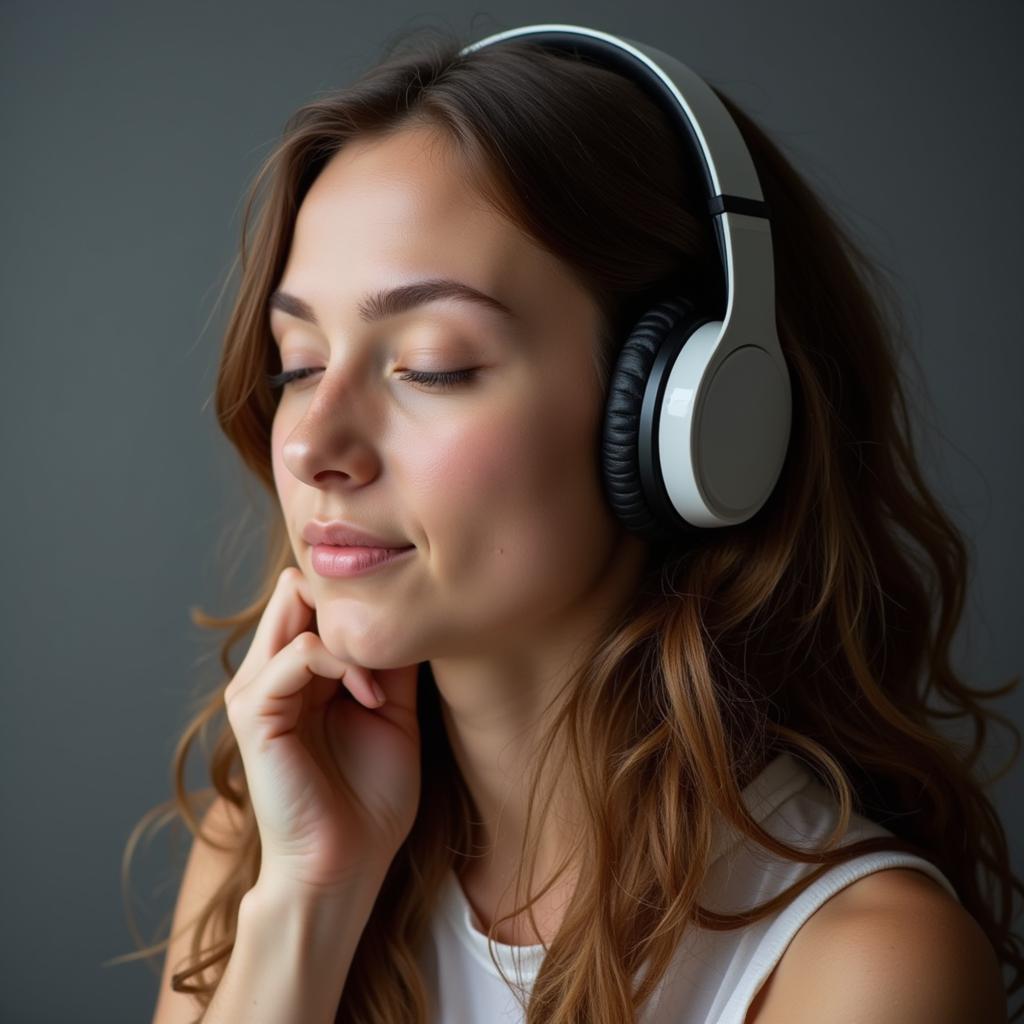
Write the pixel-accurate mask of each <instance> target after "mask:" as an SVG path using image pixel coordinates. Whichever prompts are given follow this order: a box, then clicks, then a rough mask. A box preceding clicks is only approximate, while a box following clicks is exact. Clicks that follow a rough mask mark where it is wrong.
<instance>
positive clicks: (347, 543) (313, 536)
mask: <svg viewBox="0 0 1024 1024" xmlns="http://www.w3.org/2000/svg"><path fill="white" fill-rule="evenodd" d="M302 539H303V540H304V541H306V543H307V544H312V545H318V544H326V545H329V546H331V547H337V548H386V549H402V548H409V547H413V545H412V544H407V543H405V542H404V541H403V540H393V539H391V538H388V537H384V536H380V535H378V534H374V533H370V532H369V531H368V530H364V529H362V528H361V527H358V526H355V525H353V524H352V523H346V522H343V521H342V520H331V521H329V522H323V521H320V520H317V519H311V520H310V521H309V522H308V523H307V524H306V525H305V526H304V527H303V528H302Z"/></svg>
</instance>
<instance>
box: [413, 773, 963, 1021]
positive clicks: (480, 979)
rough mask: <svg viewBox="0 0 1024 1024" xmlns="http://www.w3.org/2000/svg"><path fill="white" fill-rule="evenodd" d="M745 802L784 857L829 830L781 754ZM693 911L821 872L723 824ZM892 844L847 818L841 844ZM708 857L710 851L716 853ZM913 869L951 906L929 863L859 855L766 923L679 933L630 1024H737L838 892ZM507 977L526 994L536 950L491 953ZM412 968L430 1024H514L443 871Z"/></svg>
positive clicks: (873, 827) (810, 781)
mask: <svg viewBox="0 0 1024 1024" xmlns="http://www.w3.org/2000/svg"><path fill="white" fill-rule="evenodd" d="M742 797H743V802H744V804H745V805H746V807H747V808H748V810H749V811H750V813H751V814H752V815H753V817H754V819H755V820H756V821H757V822H758V823H759V824H760V825H761V827H762V828H764V829H765V830H766V831H767V832H769V833H771V834H772V835H774V836H776V837H777V838H780V839H784V840H786V841H787V842H788V843H789V844H790V845H792V846H806V847H808V848H810V847H814V846H818V845H820V844H821V843H823V841H824V839H825V838H826V837H827V836H828V835H829V833H830V832H831V830H832V829H833V827H834V826H835V824H836V823H837V821H838V817H839V812H838V804H837V803H836V801H835V800H834V799H833V798H832V794H831V793H830V792H829V790H828V789H827V788H826V787H825V786H823V785H822V784H821V783H820V782H819V781H818V780H817V778H816V777H815V776H814V775H813V774H812V773H811V771H810V770H809V768H808V767H807V766H806V765H804V764H803V763H802V762H801V761H800V760H798V759H797V758H795V757H793V756H792V755H791V754H789V753H782V754H779V755H778V756H777V757H776V758H774V759H773V760H772V761H770V762H769V763H768V764H767V765H766V766H765V768H764V769H763V770H762V771H761V773H760V774H759V775H758V776H757V777H756V778H755V779H753V780H752V781H751V782H750V783H749V784H748V785H747V786H746V788H745V789H744V790H743V792H742ZM719 825H720V826H724V827H719V829H718V832H717V838H716V842H715V844H714V846H713V848H712V857H713V862H712V866H711V868H710V870H709V873H708V875H707V877H706V880H705V888H704V890H703V893H704V895H703V898H702V899H701V904H702V905H703V906H704V907H706V908H707V909H710V910H715V911H719V912H721V913H734V912H736V911H737V910H740V909H742V908H744V907H750V906H754V905H755V904H760V903H762V902H764V901H765V900H767V899H769V898H770V897H772V896H775V895H776V894H777V893H779V892H781V891H782V890H783V889H785V888H787V887H788V886H789V885H791V884H792V883H793V882H794V881H795V880H797V879H799V878H803V877H804V876H805V875H808V874H810V873H811V872H813V871H814V869H815V868H816V867H817V866H818V865H815V864H799V863H792V862H789V861H785V860H782V859H779V858H776V857H775V856H774V855H772V854H769V852H768V851H766V850H764V849H763V848H761V847H758V846H756V844H754V843H753V840H749V841H745V842H740V838H741V837H740V836H739V834H738V833H737V832H736V831H735V830H734V829H733V828H732V827H731V826H726V823H725V822H720V823H719ZM883 835H892V833H891V832H890V831H889V830H888V829H886V828H884V827H882V826H881V825H878V824H877V823H875V822H873V821H870V820H868V819H867V818H864V817H863V816H861V815H859V814H856V813H854V814H852V815H851V819H850V825H849V828H848V829H847V832H846V833H845V834H844V836H843V839H842V844H843V845H846V844H847V843H853V842H856V841H857V840H859V839H864V838H868V837H872V836H883ZM716 851H717V852H716ZM892 867H903V868H916V869H917V870H919V871H923V872H924V873H925V874H927V875H929V876H930V877H932V878H934V879H935V880H936V881H937V882H939V884H941V885H942V886H944V887H945V888H946V889H947V890H948V891H949V893H950V894H951V895H952V896H953V897H954V898H955V899H958V897H957V895H956V891H955V890H954V888H953V886H952V885H951V884H950V882H949V880H948V879H947V878H946V877H945V875H943V874H942V872H940V871H939V870H938V869H937V868H936V867H934V866H933V865H932V864H931V863H930V862H929V861H927V860H925V859H924V858H922V857H918V856H915V855H913V854H910V853H903V852H896V851H893V852H878V853H867V854H861V855H859V856H857V857H854V858H853V859H852V860H849V861H847V862H846V863H844V864H840V865H836V866H834V867H832V868H830V869H829V870H828V871H826V872H825V873H824V874H823V875H822V876H821V877H820V878H819V879H818V880H817V881H816V882H814V883H813V884H812V885H811V886H810V888H808V889H806V890H805V891H804V892H803V893H801V894H800V895H799V896H798V897H796V899H795V900H793V901H791V902H790V903H789V905H788V906H786V907H784V908H783V909H782V910H780V911H777V912H776V913H775V914H774V915H769V916H768V917H766V918H764V919H762V920H761V921H758V922H756V923H755V924H752V925H748V926H747V927H745V928H739V929H737V930H734V931H728V932H713V931H708V930H706V929H702V928H691V929H689V930H688V931H687V933H686V935H685V936H684V938H683V941H682V943H681V944H680V947H679V949H678V950H677V952H676V954H675V956H674V959H673V961H672V964H671V965H670V966H669V969H668V971H667V972H666V974H665V975H664V976H663V978H662V979H661V982H660V983H659V985H658V987H657V988H656V989H655V991H654V992H653V993H652V995H651V997H650V999H649V1000H648V1002H647V1003H646V1004H645V1005H644V1006H643V1008H642V1010H641V1013H640V1014H639V1016H638V1020H639V1021H640V1024H743V1020H744V1017H745V1016H746V1013H747V1010H748V1009H749V1007H750V1004H751V1002H753V999H754V996H755V995H756V994H757V991H758V989H759V988H760V987H761V985H762V984H763V983H764V981H765V980H766V979H767V977H768V975H769V974H771V972H772V970H773V969H774V967H775V965H776V964H777V963H778V962H779V958H780V957H781V956H782V953H783V952H784V951H785V949H786V947H787V946H788V945H789V942H790V940H791V939H792V938H793V936H794V935H795V934H796V933H797V931H798V930H799V928H800V926H801V925H802V924H803V923H804V922H805V921H806V920H807V919H808V918H809V917H810V916H811V915H812V914H813V913H814V912H815V911H816V910H817V909H818V908H819V907H820V906H821V905H822V904H823V903H824V902H825V901H826V900H827V899H829V897H831V896H833V895H835V893H837V892H838V891H839V890H840V889H842V888H844V887H845V886H847V885H849V884H850V883H851V882H854V881H856V880H857V879H858V878H863V877H864V876H865V875H868V874H871V873H872V872H874V871H880V870H882V869H883V868H892ZM493 949H494V953H495V956H496V957H497V959H498V960H499V962H500V963H501V965H502V968H503V969H504V971H505V973H506V974H507V975H508V977H509V978H510V979H512V980H513V982H515V980H516V979H518V980H519V983H520V984H521V985H523V986H524V991H525V992H527V993H528V992H529V990H530V989H531V987H532V985H533V980H534V978H536V976H537V972H538V970H539V969H540V965H541V962H542V961H543V959H544V955H545V950H544V947H543V945H539V944H538V945H534V946H509V945H506V944H504V943H500V942H495V943H493ZM420 965H421V967H422V969H423V972H424V977H425V979H426V984H427V988H428V990H429V992H430V995H431V998H432V1000H433V1005H432V1009H431V1017H430V1020H431V1024H484V1022H486V1024H492V1022H493V1024H518V1022H521V1021H522V1020H523V1019H524V1017H523V1012H522V1009H521V1007H520V1006H519V1004H518V1003H517V1001H516V999H515V996H514V995H513V993H512V991H511V990H510V989H509V987H508V985H506V983H505V981H504V980H503V979H502V977H501V975H500V974H499V973H498V970H497V968H496V967H495V966H494V964H493V963H492V961H491V955H490V952H489V950H488V943H487V935H486V933H485V931H484V930H483V929H482V928H481V927H480V922H479V919H478V918H477V916H476V914H475V912H474V911H473V909H472V907H471V905H470V904H469V901H468V900H467V899H466V896H465V893H464V892H463V890H462V887H461V885H460V884H459V881H458V878H457V877H456V875H455V873H454V872H451V871H450V872H449V873H448V877H447V879H446V882H445V886H444V889H443V892H442V894H441V900H440V903H439V906H438V910H437V913H436V914H435V916H434V919H433V921H432V922H431V929H430V936H429V940H428V942H427V944H426V946H425V948H424V949H423V950H422V951H421V955H420Z"/></svg>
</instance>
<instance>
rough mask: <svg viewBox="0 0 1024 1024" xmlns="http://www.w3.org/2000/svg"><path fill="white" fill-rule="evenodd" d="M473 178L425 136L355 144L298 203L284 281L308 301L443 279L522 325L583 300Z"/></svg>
mask: <svg viewBox="0 0 1024 1024" xmlns="http://www.w3.org/2000/svg"><path fill="white" fill-rule="evenodd" d="M471 180H472V176H471V171H470V169H469V168H468V167H466V166H465V165H464V164H462V163H460V161H459V157H458V156H457V154H455V153H453V152H452V151H451V150H449V149H448V148H447V147H446V146H444V145H443V144H441V143H440V141H439V137H438V136H437V135H436V133H433V132H430V131H429V130H427V129H424V128H414V129H407V130H403V131H401V132H399V133H397V134H395V135H393V136H391V137H389V138H383V139H357V140H355V141H353V142H351V143H349V144H347V145H346V146H345V147H344V148H343V149H342V150H341V151H339V152H338V153H337V154H335V156H334V157H332V158H331V160H330V161H329V162H328V163H327V164H326V165H325V167H324V169H323V170H322V171H321V172H320V174H319V176H318V177H317V178H316V180H315V181H314V182H313V184H312V186H311V187H310V189H309V191H308V193H307V194H306V196H305V197H304V199H303V202H302V204H301V206H300V208H299V212H298V216H297V218H296V222H295V229H294V234H293V238H292V245H291V250H290V252H289V255H288V262H287V266H286V268H285V272H284V275H283V278H282V280H283V281H284V282H286V285H285V287H287V289H288V290H289V291H293V292H296V293H298V294H302V295H308V296H310V297H311V298H316V297H319V296H324V297H327V296H337V295H340V294H352V295H356V294H362V293H363V292H365V291H368V290H370V289H371V288H374V287H381V286H382V285H396V284H400V283H403V282H404V281H406V280H408V279H410V278H418V277H423V276H446V277H452V278H454V279H457V280H462V281H466V282H467V283H469V284H471V285H473V286H474V287H476V288H479V289H480V290H481V291H484V292H486V293H488V294H491V295H495V296H496V297H498V298H499V299H501V301H503V302H505V303H506V304H507V305H509V306H512V307H513V308H514V309H516V310H517V312H519V313H520V314H521V315H522V316H523V317H524V318H525V319H529V318H531V317H534V316H543V314H544V311H545V310H550V309H551V308H553V307H554V308H558V306H559V305H560V304H564V303H566V302H567V301H572V300H573V299H574V298H575V301H576V302H577V303H578V302H579V301H580V300H581V298H582V296H581V295H580V294H579V290H578V288H577V286H576V284H575V281H574V279H573V278H572V276H571V274H570V272H569V271H568V269H567V268H566V267H564V266H563V264H562V263H561V261H560V260H558V259H557V258H556V257H555V256H554V255H552V254H551V253H548V252H547V251H546V250H544V249H542V248H541V247H540V246H539V245H537V244H536V243H535V242H534V241H533V240H532V239H530V238H529V237H528V236H527V235H526V234H525V233H524V232H523V231H522V230H521V229H520V228H519V227H518V226H517V225H515V224H513V223H511V222H510V221H509V220H507V219H506V218H505V217H503V216H502V215H501V214H499V213H498V212H497V211H495V210H494V209H493V208H491V207H490V206H488V205H487V204H486V202H485V201H484V199H483V198H482V197H481V196H480V195H479V194H478V193H477V192H476V191H475V190H474V189H473V188H472V186H471Z"/></svg>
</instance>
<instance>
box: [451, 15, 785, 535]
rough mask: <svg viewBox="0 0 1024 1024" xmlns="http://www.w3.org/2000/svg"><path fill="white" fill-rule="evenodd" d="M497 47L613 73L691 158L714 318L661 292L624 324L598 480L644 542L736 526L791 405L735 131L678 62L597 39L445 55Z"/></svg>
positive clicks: (754, 193) (554, 29)
mask: <svg viewBox="0 0 1024 1024" xmlns="http://www.w3.org/2000/svg"><path fill="white" fill-rule="evenodd" d="M509 39H522V40H526V41H528V42H531V43H538V44H541V45H542V46H544V47H545V48H546V49H549V50H551V51H553V52H558V53H570V54H575V55H580V54H582V55H583V56H585V57H587V58H588V59H590V60H593V61H595V62H597V63H599V64H603V65H604V66H605V67H607V68H608V69H609V70H612V71H615V72H618V73H619V74H622V75H625V76H626V77H627V78H629V79H631V80H632V81H634V82H635V83H636V84H637V85H639V86H640V87H641V88H642V89H644V90H645V92H647V93H648V94H649V95H650V97H651V99H652V100H654V101H655V102H656V103H658V105H659V106H661V107H662V108H663V109H666V108H667V109H668V110H669V111H671V112H672V116H673V117H677V118H678V120H679V122H680V124H681V126H682V128H683V129H684V134H685V136H686V138H687V139H688V140H689V142H690V145H691V146H692V147H693V148H694V149H695V150H696V152H697V154H698V155H699V157H700V161H699V166H700V168H701V170H702V173H703V178H704V184H705V190H706V195H707V208H708V212H709V213H710V214H711V217H712V222H713V224H714V228H715V238H716V240H717V243H718V253H719V256H720V257H721V262H722V268H723V271H724V275H725V284H726V289H727V291H726V296H727V300H726V308H725V313H724V319H721V318H720V316H719V314H718V312H717V311H715V312H714V313H712V312H709V311H708V310H707V309H703V310H702V309H701V307H700V305H699V303H698V302H697V301H696V299H695V298H694V297H692V296H689V295H685V294H672V295H667V296H666V297H665V298H663V299H661V300H659V301H657V302H656V303H654V304H653V305H652V306H651V307H650V308H649V309H648V310H647V311H646V312H645V313H644V314H643V316H642V317H641V318H640V319H639V320H638V321H637V323H636V326H634V327H633V329H632V330H631V332H630V333H629V336H628V337H627V338H626V340H625V342H624V344H622V346H621V348H620V349H619V353H618V356H617V359H616V362H615V366H614V369H613V371H612V374H611V378H610V383H609V386H608V395H607V398H606V405H605V410H604V422H603V431H602V439H601V451H600V461H601V473H602V479H603V484H604V488H605V494H606V497H607V499H608V501H609V503H610V505H611V506H612V509H613V510H614V512H615V514H616V516H617V517H618V519H619V520H620V521H621V522H622V523H623V525H625V526H626V527H627V529H628V530H630V531H631V532H633V533H636V534H638V535H640V536H642V537H644V538H646V539H648V540H652V541H671V540H676V539H678V538H679V537H680V535H681V533H690V534H695V533H696V531H697V530H700V529H703V528H707V527H715V526H733V525H736V524H738V523H743V522H746V521H747V520H748V519H750V518H751V517H752V516H754V515H755V514H756V513H757V512H758V510H759V509H760V508H761V506H762V505H763V504H764V503H765V502H766V501H767V500H768V497H769V496H770V495H771V493H772V490H773V489H774V487H775V483H776V481H777V480H778V477H779V474H780V472H781V471H782V464H783V461H784V460H785V457H786V450H787V448H788V446H789V436H790V424H791V418H792V397H791V392H790V382H789V372H788V369H787V366H786V361H785V359H784V358H783V355H782V349H781V347H780V346H779V339H778V334H777V330H776V326H775V273H774V266H773V263H772V236H771V226H770V224H769V220H768V215H769V210H768V205H767V203H765V201H764V196H763V194H762V192H761V185H760V182H759V181H758V177H757V172H756V170H755V169H754V162H753V159H752V158H751V156H750V152H749V150H748V149H747V147H746V145H745V144H744V142H743V138H742V136H741V135H740V131H739V129H738V128H737V126H736V122H735V121H733V119H732V117H731V116H730V115H729V112H728V111H727V110H726V108H725V106H724V105H723V103H722V101H721V100H720V99H719V98H718V96H717V95H716V94H715V93H714V91H713V90H712V89H711V87H710V86H709V85H708V84H707V82H705V81H704V80H703V79H702V78H701V77H700V76H699V75H697V73H696V72H694V71H693V70H692V69H690V68H689V67H687V66H686V65H685V64H683V63H682V62H681V61H679V60H677V59H676V58H675V57H670V56H669V55H668V54H665V53H662V52H661V51H660V50H656V49H655V48H654V47H653V46H648V45H646V44H645V43H638V42H636V41H635V40H632V39H627V38H625V37H623V36H616V35H612V34H610V33H608V32H600V31H598V30H597V29H592V28H585V27H583V26H580V25H554V24H551V25H549V24H543V25H526V26H523V27H521V28H513V29H508V30H507V31H504V32H497V33H495V34H494V35H489V36H486V37H485V38H483V39H481V40H479V41H478V42H475V43H471V44H469V45H468V46H465V47H463V48H462V50H460V52H459V56H464V55H467V54H470V53H472V52H474V51H476V50H480V49H482V48H484V47H486V46H494V45H496V44H500V43H502V42H504V41H505V40H509Z"/></svg>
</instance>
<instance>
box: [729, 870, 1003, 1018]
mask: <svg viewBox="0 0 1024 1024" xmlns="http://www.w3.org/2000/svg"><path fill="white" fill-rule="evenodd" d="M1006 1013H1007V1010H1006V997H1005V994H1004V989H1003V981H1002V974H1001V971H1000V967H999V961H998V959H997V957H996V955H995V951H994V950H993V949H992V947H991V945H990V944H989V942H988V939H987V938H986V936H985V933H984V932H983V931H982V930H981V927H980V926H979V925H978V923H977V921H975V920H974V918H973V917H971V915H970V914H969V913H968V912H967V911H966V910H965V909H964V908H963V907H962V906H961V905H960V904H959V903H958V902H957V901H956V900H955V899H953V897H952V896H951V895H950V894H949V893H948V892H946V890H945V889H943V888H942V886H940V885H939V884H938V883H937V882H936V881H935V880H934V879H932V878H930V877H929V876H928V875H926V874H924V872H922V871H915V870H913V869H912V868H885V869H883V870H880V871H876V872H873V873H872V874H870V875H866V876H865V877H864V878H861V879H858V880H857V881H856V882H852V883H851V884H850V885H848V886H846V887H845V888H844V889H842V890H841V891H840V892H838V893H836V894H835V896H833V897H832V898H831V899H829V900H828V901H826V903H824V904H823V905H822V906H821V907H820V908H819V909H818V910H817V911H816V912H815V913H814V914H812V915H811V917H810V918H809V919H808V920H807V921H806V922H805V923H804V925H803V927H801V929H800V930H799V931H798V932H797V934H796V935H795V936H794V938H793V940H792V941H791V942H790V944H789V946H788V947H787V948H786V950H785V953H784V954H783V956H782V959H781V960H780V961H779V963H778V965H777V966H776V968H775V970H774V971H773V972H772V974H771V975H770V976H769V978H768V979H767V981H766V982H765V984H764V985H763V986H762V987H761V989H760V991H759V992H758V995H757V997H756V998H755V1000H754V1002H753V1003H752V1004H751V1007H750V1011H749V1012H748V1015H747V1018H746V1020H745V1024H811V1022H813V1024H854V1022H870V1024H1004V1022H1005V1021H1006Z"/></svg>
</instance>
